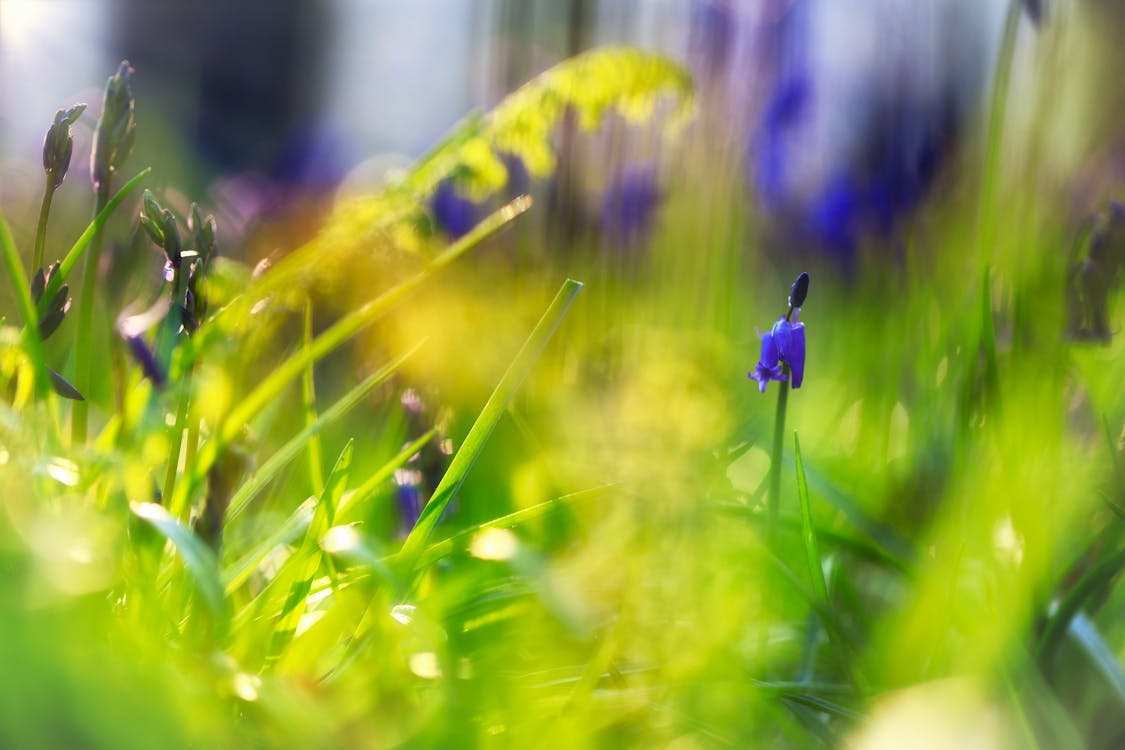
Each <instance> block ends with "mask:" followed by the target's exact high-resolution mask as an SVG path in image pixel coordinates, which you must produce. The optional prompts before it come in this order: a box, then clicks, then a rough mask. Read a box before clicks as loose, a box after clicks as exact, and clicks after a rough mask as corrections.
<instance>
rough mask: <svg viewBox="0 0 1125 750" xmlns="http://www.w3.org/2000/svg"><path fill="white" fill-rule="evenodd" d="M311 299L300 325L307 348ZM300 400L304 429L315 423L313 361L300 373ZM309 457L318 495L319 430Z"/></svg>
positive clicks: (312, 439) (320, 485) (320, 479)
mask: <svg viewBox="0 0 1125 750" xmlns="http://www.w3.org/2000/svg"><path fill="white" fill-rule="evenodd" d="M312 323H313V320H312V299H311V298H309V297H306V298H305V316H304V326H303V327H302V336H301V345H302V346H303V347H305V349H306V350H307V349H308V348H309V347H310V346H311V345H312V338H313V335H312V328H313V326H312ZM301 401H302V406H303V407H304V409H305V429H308V428H310V427H312V426H313V425H314V424H316V421H317V419H316V381H315V380H314V378H313V362H312V360H309V362H308V364H307V365H306V366H305V371H304V373H302V375H301ZM305 453H306V455H307V456H308V459H309V481H311V482H312V492H313V494H314V495H319V494H320V493H321V492H323V491H324V466H323V465H322V463H323V461H324V458H323V455H322V452H321V449H320V431H319V430H318V431H316V432H315V433H313V435H312V436H311V437H309V442H308V450H307V451H306V452H305Z"/></svg>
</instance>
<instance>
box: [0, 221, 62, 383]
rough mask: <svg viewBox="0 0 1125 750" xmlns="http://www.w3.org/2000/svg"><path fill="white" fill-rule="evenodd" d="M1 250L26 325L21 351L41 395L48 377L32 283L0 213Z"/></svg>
mask: <svg viewBox="0 0 1125 750" xmlns="http://www.w3.org/2000/svg"><path fill="white" fill-rule="evenodd" d="M0 253H2V254H3V256H4V266H5V268H6V269H7V271H8V277H9V278H10V279H11V280H12V287H13V289H15V293H16V302H17V303H18V304H19V308H20V314H21V315H22V316H23V322H24V326H25V327H24V335H23V337H22V338H23V341H22V343H23V348H24V351H26V352H27V356H28V358H29V359H30V360H31V367H32V372H33V373H34V381H35V394H36V395H37V396H42V395H43V394H45V393H47V390H48V387H49V386H50V380H49V376H48V375H47V370H46V365H45V364H44V362H43V346H42V342H40V341H39V314H38V313H37V312H36V311H35V303H34V302H32V300H31V287H29V286H28V278H27V273H26V272H25V271H24V267H23V261H21V260H20V254H19V251H18V250H17V249H16V243H15V240H13V239H12V232H11V230H9V229H8V222H7V221H5V220H4V218H3V217H2V216H0Z"/></svg>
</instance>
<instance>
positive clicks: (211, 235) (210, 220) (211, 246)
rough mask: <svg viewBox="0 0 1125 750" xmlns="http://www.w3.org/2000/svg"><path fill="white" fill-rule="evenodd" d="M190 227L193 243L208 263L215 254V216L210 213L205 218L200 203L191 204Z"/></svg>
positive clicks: (203, 259)
mask: <svg viewBox="0 0 1125 750" xmlns="http://www.w3.org/2000/svg"><path fill="white" fill-rule="evenodd" d="M188 229H189V230H190V231H191V241H192V245H193V246H194V247H195V249H196V250H197V251H198V252H199V257H200V258H201V259H202V261H203V263H204V264H206V263H207V262H208V261H210V260H211V256H213V255H214V254H215V217H214V216H211V215H208V216H207V217H206V218H204V216H203V213H202V211H200V209H199V204H198V203H192V204H191V216H190V217H189V218H188Z"/></svg>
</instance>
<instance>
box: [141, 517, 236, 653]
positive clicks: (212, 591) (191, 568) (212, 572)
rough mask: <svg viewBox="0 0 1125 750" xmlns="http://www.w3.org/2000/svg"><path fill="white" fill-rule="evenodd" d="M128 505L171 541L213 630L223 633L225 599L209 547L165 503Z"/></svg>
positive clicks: (225, 619)
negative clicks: (211, 617)
mask: <svg viewBox="0 0 1125 750" xmlns="http://www.w3.org/2000/svg"><path fill="white" fill-rule="evenodd" d="M130 507H131V508H132V511H133V513H134V515H136V516H137V517H138V518H140V519H141V520H143V521H145V522H147V523H148V524H149V525H150V526H152V527H153V528H154V529H156V531H157V532H158V533H159V534H160V535H161V536H162V537H164V538H165V539H167V540H168V541H170V542H172V544H173V546H174V547H175V548H176V551H177V552H179V554H180V559H182V560H183V562H184V567H185V568H187V571H188V573H189V574H190V576H191V580H192V582H193V583H194V584H195V587H196V590H197V591H199V594H200V595H201V596H202V597H203V601H204V602H205V603H206V604H207V608H208V609H209V610H210V611H211V614H212V615H213V616H214V621H215V626H216V629H217V630H219V632H224V631H225V628H226V626H227V624H228V619H229V610H228V602H227V599H226V595H225V594H224V592H223V584H222V581H221V580H220V578H219V565H218V562H217V561H216V560H215V555H214V553H213V552H212V551H211V548H210V547H208V546H207V545H206V543H204V541H203V540H202V539H200V538H199V537H198V536H196V535H195V534H194V533H192V531H191V530H190V529H188V528H187V527H186V526H184V525H183V524H181V523H180V522H179V521H177V520H176V519H175V518H174V517H172V514H170V513H169V512H168V511H167V510H166V509H165V508H164V506H162V505H157V504H156V503H132V504H131V506H130Z"/></svg>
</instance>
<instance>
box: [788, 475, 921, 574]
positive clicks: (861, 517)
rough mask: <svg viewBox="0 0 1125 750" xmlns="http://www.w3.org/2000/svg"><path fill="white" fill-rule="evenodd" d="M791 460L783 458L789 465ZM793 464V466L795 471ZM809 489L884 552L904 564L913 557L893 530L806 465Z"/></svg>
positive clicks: (911, 551) (909, 548) (912, 550)
mask: <svg viewBox="0 0 1125 750" xmlns="http://www.w3.org/2000/svg"><path fill="white" fill-rule="evenodd" d="M789 460H790V459H788V458H787V459H786V461H787V462H788V461H789ZM795 469H796V465H795V464H794V470H795ZM805 473H806V475H807V476H808V483H809V487H810V488H811V489H812V490H813V492H815V493H816V494H817V495H819V496H820V497H821V498H822V499H824V501H825V502H827V503H828V504H829V505H831V506H832V507H833V508H835V509H836V510H838V511H840V513H841V514H843V516H844V518H846V519H848V522H849V523H851V525H852V526H853V527H855V528H856V529H857V530H859V531H861V532H862V533H863V534H865V535H866V536H867V537H868V538H870V539H871V540H872V541H873V542H875V543H876V544H878V545H879V546H880V547H882V548H883V549H884V550H886V551H887V553H888V554H889V555H891V556H893V557H895V558H897V559H898V560H900V561H902V562H903V563H909V562H910V561H911V560H912V559H913V558H914V548H913V545H911V544H910V542H909V541H907V540H906V539H904V538H903V537H901V536H900V535H899V534H898V533H897V532H896V531H895V530H894V529H892V528H891V527H890V526H887V525H886V524H883V523H880V522H879V521H877V520H876V519H874V518H872V517H871V516H870V515H868V514H867V512H866V511H864V510H863V508H861V507H860V506H859V503H857V502H856V501H855V500H854V499H852V498H851V497H849V496H848V495H846V494H845V493H844V492H842V491H841V490H840V489H838V488H837V487H836V486H835V485H833V484H832V483H831V482H830V481H829V480H828V478H827V477H825V476H824V475H822V474H821V473H820V472H818V471H817V470H816V469H815V467H812V466H806V467H805Z"/></svg>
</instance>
